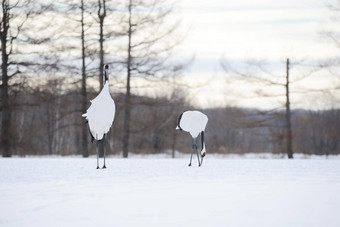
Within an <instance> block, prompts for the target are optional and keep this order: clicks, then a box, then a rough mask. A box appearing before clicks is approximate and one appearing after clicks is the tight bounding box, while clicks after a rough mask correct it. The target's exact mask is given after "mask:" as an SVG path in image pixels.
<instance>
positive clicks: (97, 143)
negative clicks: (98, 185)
mask: <svg viewBox="0 0 340 227" xmlns="http://www.w3.org/2000/svg"><path fill="white" fill-rule="evenodd" d="M97 138H98V136H96V151H97V169H99V151H98V145H99V141H98V140H97Z"/></svg>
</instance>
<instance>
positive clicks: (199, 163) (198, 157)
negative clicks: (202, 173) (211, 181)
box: [196, 146, 201, 166]
mask: <svg viewBox="0 0 340 227" xmlns="http://www.w3.org/2000/svg"><path fill="white" fill-rule="evenodd" d="M196 154H197V159H198V166H201V161H200V155H199V154H198V149H197V146H196Z"/></svg>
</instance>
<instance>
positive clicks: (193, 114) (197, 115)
mask: <svg viewBox="0 0 340 227" xmlns="http://www.w3.org/2000/svg"><path fill="white" fill-rule="evenodd" d="M207 123H208V117H207V115H205V114H204V113H202V112H200V111H197V110H194V111H185V112H183V114H182V117H181V119H180V122H179V126H180V127H181V129H182V130H183V131H185V132H189V133H190V135H191V136H192V137H193V138H196V137H197V136H198V134H200V133H201V132H202V131H204V130H205V127H206V125H207ZM176 129H178V128H176Z"/></svg>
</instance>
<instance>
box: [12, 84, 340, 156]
mask: <svg viewBox="0 0 340 227" xmlns="http://www.w3.org/2000/svg"><path fill="white" fill-rule="evenodd" d="M55 86H57V83H56V82H55V81H54V83H53V82H50V83H48V84H46V86H44V87H40V88H39V89H36V90H29V91H19V92H18V93H17V94H16V96H15V109H14V111H13V117H12V118H11V119H12V122H11V124H12V125H13V126H14V127H12V128H11V130H12V131H11V134H12V135H16V136H15V137H14V139H15V140H14V143H13V149H12V150H13V155H19V156H25V155H82V154H83V151H82V144H81V141H82V139H81V132H82V130H83V129H84V128H86V130H87V125H86V121H85V119H84V118H82V117H81V114H82V111H81V102H80V101H79V100H81V93H80V92H79V90H68V91H58V89H56V88H55ZM96 94H97V93H96V92H95V91H92V92H90V93H89V97H90V98H93V97H95V96H96ZM112 95H113V98H114V100H115V102H116V106H117V112H116V117H115V121H114V124H113V126H112V129H111V131H110V132H109V134H108V151H107V152H108V154H109V155H110V154H121V153H122V148H123V143H122V141H123V132H124V131H123V122H124V121H123V119H124V110H125V108H126V106H125V103H124V94H121V93H112ZM132 103H133V105H132V107H131V108H132V109H131V111H132V114H131V117H132V118H131V131H130V132H131V135H130V137H131V138H130V150H131V152H133V153H140V154H156V153H163V152H168V153H169V152H170V153H171V152H172V151H174V150H176V151H180V152H190V151H191V150H190V146H191V137H190V136H189V134H187V133H183V132H180V131H178V130H175V127H176V124H177V120H178V117H179V115H180V114H181V112H182V111H184V110H188V109H192V108H193V107H192V106H190V105H189V103H188V101H187V100H186V98H185V94H181V93H180V92H179V91H174V92H173V93H172V94H170V95H169V96H163V97H162V96H158V97H146V96H135V95H134V96H132ZM202 111H203V112H204V113H206V114H207V116H208V117H209V122H208V125H207V129H206V146H207V151H208V152H209V153H221V154H231V153H233V154H234V153H235V154H244V153H249V152H254V153H263V152H270V153H276V154H283V155H284V154H286V142H285V140H286V134H285V132H286V131H285V118H284V112H272V113H270V114H268V113H266V114H263V112H260V111H258V110H255V109H243V108H233V107H225V108H213V109H203V110H202ZM339 112H340V110H339V109H334V110H323V111H309V110H295V111H292V125H293V151H294V153H305V154H317V155H331V154H339V153H340V141H339V137H340V127H338V126H337V124H338V122H340V113H339ZM264 122H266V123H265V124H264ZM87 139H88V141H90V134H89V133H88V138H87ZM88 150H89V152H90V154H95V146H94V144H91V143H89V144H88Z"/></svg>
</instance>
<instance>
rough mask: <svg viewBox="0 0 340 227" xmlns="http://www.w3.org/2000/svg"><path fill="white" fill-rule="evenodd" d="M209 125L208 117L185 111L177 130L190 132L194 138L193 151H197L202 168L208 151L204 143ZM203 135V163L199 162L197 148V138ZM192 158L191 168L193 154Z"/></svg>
mask: <svg viewBox="0 0 340 227" xmlns="http://www.w3.org/2000/svg"><path fill="white" fill-rule="evenodd" d="M207 123H208V117H207V115H205V114H203V113H202V112H199V111H185V112H183V113H182V114H181V116H180V118H179V121H178V124H177V128H176V129H181V130H183V131H185V132H189V133H190V135H191V136H192V138H193V147H192V148H193V151H194V150H196V152H197V158H198V162H199V166H201V164H202V162H203V158H204V156H205V153H206V150H205V142H204V130H205V127H206V126H207ZM199 134H201V142H202V150H201V161H200V160H199V156H198V151H197V146H196V138H197V137H198V135H199ZM193 151H192V153H191V158H190V163H189V166H191V160H192V154H193Z"/></svg>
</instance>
